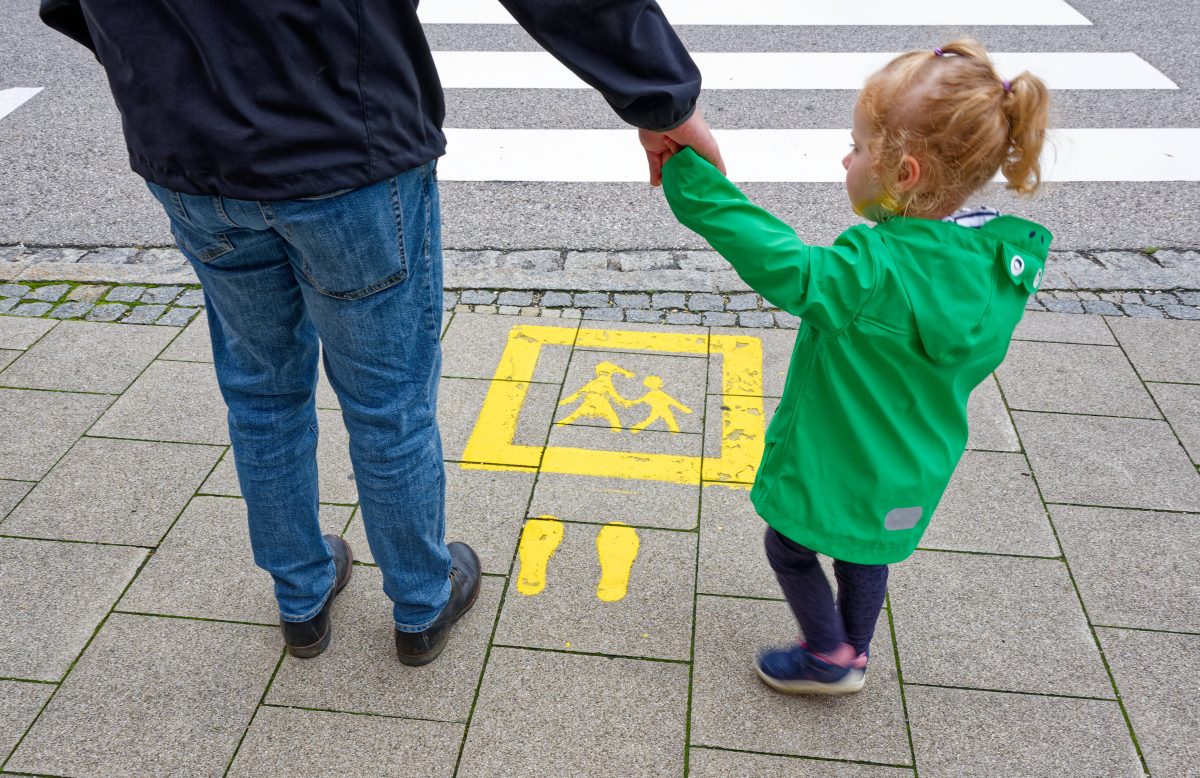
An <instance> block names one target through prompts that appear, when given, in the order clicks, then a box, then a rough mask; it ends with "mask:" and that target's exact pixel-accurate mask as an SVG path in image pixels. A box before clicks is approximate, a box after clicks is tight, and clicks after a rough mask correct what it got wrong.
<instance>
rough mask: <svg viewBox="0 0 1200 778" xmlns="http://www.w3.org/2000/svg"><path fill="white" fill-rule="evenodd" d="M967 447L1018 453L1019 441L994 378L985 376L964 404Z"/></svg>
mask: <svg viewBox="0 0 1200 778" xmlns="http://www.w3.org/2000/svg"><path fill="white" fill-rule="evenodd" d="M967 423H968V425H969V430H970V432H969V433H968V435H967V448H970V449H977V450H981V451H1020V450H1021V442H1020V441H1019V440H1018V439H1017V431H1016V430H1015V429H1013V423H1012V418H1011V417H1010V416H1009V415H1008V409H1007V408H1006V407H1005V406H1004V399H1003V398H1002V397H1001V396H1000V388H999V387H998V386H997V385H996V379H995V377H993V376H988V377H987V378H985V379H984V380H983V382H982V383H980V384H979V386H977V387H975V391H973V392H971V397H970V399H968V401H967Z"/></svg>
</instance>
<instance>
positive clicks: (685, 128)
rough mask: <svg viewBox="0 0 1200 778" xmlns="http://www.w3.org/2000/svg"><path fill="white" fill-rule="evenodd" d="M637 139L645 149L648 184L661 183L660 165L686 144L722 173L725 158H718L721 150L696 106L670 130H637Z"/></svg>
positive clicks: (655, 184)
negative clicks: (685, 118) (683, 119)
mask: <svg viewBox="0 0 1200 778" xmlns="http://www.w3.org/2000/svg"><path fill="white" fill-rule="evenodd" d="M638 140H640V141H641V142H642V148H644V149H646V161H647V162H649V163H650V186H661V185H662V166H663V163H665V162H666V161H667V160H668V159H670V158H671V157H672V156H674V155H675V154H678V153H679V152H680V151H682V150H683V148H684V147H686V146H691V147H692V150H693V151H695V152H696V153H697V154H699V155H700V156H702V157H704V158H705V159H707V160H708V161H709V162H711V163H712V164H713V166H715V167H716V168H717V170H720V171H721V172H722V173H724V172H725V160H723V159H722V158H721V149H720V148H719V147H718V146H717V139H716V138H714V137H713V134H712V130H710V129H709V128H708V122H706V121H704V115H703V114H701V113H700V109H699V108H697V109H696V110H695V112H694V113H693V114H692V115H691V116H690V117H688V120H687V121H686V122H684V123H683V124H681V125H679V126H678V127H676V128H675V129H673V130H667V131H666V132H651V131H650V130H638Z"/></svg>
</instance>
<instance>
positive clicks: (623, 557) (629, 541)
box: [596, 521, 641, 602]
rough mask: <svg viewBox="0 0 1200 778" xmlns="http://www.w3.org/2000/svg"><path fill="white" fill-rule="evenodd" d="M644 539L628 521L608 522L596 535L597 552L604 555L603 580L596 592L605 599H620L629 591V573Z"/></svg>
mask: <svg viewBox="0 0 1200 778" xmlns="http://www.w3.org/2000/svg"><path fill="white" fill-rule="evenodd" d="M640 546H641V541H640V540H638V535H637V532H636V531H635V530H634V529H633V527H630V526H629V525H627V524H622V523H620V522H616V521H614V522H612V523H611V524H605V525H604V526H603V527H602V528H601V529H600V532H599V533H597V535H596V553H597V554H599V555H600V584H599V585H598V586H597V587H596V596H597V597H599V598H600V599H601V600H603V601H604V602H617V601H618V600H622V599H624V598H625V595H626V594H628V593H629V573H630V572H631V571H632V570H633V560H634V559H637V554H638V548H639V547H640Z"/></svg>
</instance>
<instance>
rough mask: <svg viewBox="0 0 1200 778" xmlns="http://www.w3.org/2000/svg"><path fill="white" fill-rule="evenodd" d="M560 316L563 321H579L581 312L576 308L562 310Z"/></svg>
mask: <svg viewBox="0 0 1200 778" xmlns="http://www.w3.org/2000/svg"><path fill="white" fill-rule="evenodd" d="M560 315H561V316H562V317H563V318H564V319H579V318H582V317H583V311H581V310H579V309H578V308H563V309H562V313H561V314H560Z"/></svg>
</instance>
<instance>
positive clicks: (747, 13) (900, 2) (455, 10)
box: [418, 0, 1091, 26]
mask: <svg viewBox="0 0 1200 778" xmlns="http://www.w3.org/2000/svg"><path fill="white" fill-rule="evenodd" d="M659 5H661V6H662V8H663V11H664V12H665V13H666V15H667V18H668V19H670V20H671V23H672V24H696V25H716V24H727V25H749V24H754V25H771V26H796V25H849V26H861V25H898V26H914V25H920V26H937V25H956V26H965V25H1006V26H1012V25H1054V26H1058V25H1089V24H1091V22H1089V21H1088V20H1087V17H1085V16H1083V15H1082V14H1080V13H1079V12H1078V11H1076V10H1075V9H1074V8H1072V7H1071V6H1070V5H1069V4H1067V3H1066V2H1065V1H1064V0H1004V1H1003V2H997V1H996V0H855V1H854V2H800V1H799V0H736V2H735V0H659ZM418 13H419V15H420V18H421V21H423V22H424V23H425V24H515V22H514V20H513V18H512V17H511V16H510V15H509V14H508V11H506V10H505V9H504V7H503V6H502V5H500V3H499V2H497V0H423V1H422V3H421V5H420V7H419V10H418Z"/></svg>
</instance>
